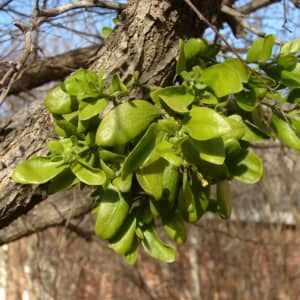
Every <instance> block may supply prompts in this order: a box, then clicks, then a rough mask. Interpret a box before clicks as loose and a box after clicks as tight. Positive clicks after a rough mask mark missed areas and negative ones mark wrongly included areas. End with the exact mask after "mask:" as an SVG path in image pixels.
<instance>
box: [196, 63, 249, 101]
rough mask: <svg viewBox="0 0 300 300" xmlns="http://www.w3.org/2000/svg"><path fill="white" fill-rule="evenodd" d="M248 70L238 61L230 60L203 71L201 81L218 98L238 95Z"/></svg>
mask: <svg viewBox="0 0 300 300" xmlns="http://www.w3.org/2000/svg"><path fill="white" fill-rule="evenodd" d="M249 75H250V73H249V70H248V69H247V68H246V67H245V66H244V65H243V64H242V63H241V62H240V61H239V60H238V59H234V58H230V59H228V60H226V61H225V62H224V63H220V64H215V65H213V66H211V67H208V68H207V69H205V70H204V72H203V75H202V77H201V81H202V82H204V83H205V84H207V85H208V86H209V87H210V88H211V89H212V90H213V91H214V93H215V94H216V95H217V96H218V97H224V96H226V95H229V94H234V93H238V92H240V91H241V90H242V89H243V83H245V82H247V81H248V79H249Z"/></svg>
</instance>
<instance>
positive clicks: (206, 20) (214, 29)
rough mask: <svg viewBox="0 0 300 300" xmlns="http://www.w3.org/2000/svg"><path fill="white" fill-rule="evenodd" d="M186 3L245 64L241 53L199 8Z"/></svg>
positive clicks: (187, 1) (186, 1)
mask: <svg viewBox="0 0 300 300" xmlns="http://www.w3.org/2000/svg"><path fill="white" fill-rule="evenodd" d="M184 2H185V3H186V4H187V5H188V6H189V7H190V8H191V9H192V10H193V11H194V13H195V14H196V15H197V16H198V18H199V19H200V20H201V21H202V22H204V23H205V24H206V25H207V26H208V27H210V28H211V29H212V30H213V32H214V33H215V34H216V36H218V37H219V38H220V39H221V40H222V41H223V42H224V43H225V45H226V46H227V47H228V49H230V51H231V52H232V53H233V54H234V55H235V56H236V57H237V58H238V59H239V60H240V61H241V62H242V63H243V64H244V60H243V58H242V57H241V56H240V54H239V52H238V51H237V50H236V49H234V48H233V47H232V46H231V45H230V44H229V43H228V41H227V40H226V38H225V37H224V36H223V35H222V34H221V33H220V32H219V30H218V29H217V28H216V27H215V26H214V25H213V24H212V23H211V22H210V21H209V20H208V19H207V18H206V17H205V16H204V15H203V14H202V13H201V12H200V11H199V10H198V9H197V7H196V6H195V5H194V4H193V3H192V2H191V1H190V0H184Z"/></svg>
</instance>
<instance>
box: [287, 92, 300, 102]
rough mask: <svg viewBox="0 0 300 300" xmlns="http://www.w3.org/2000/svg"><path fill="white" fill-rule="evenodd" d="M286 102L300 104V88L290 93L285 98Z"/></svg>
mask: <svg viewBox="0 0 300 300" xmlns="http://www.w3.org/2000/svg"><path fill="white" fill-rule="evenodd" d="M287 102H290V103H294V104H297V105H298V104H300V88H296V89H293V90H291V91H290V93H289V94H288V97H287Z"/></svg>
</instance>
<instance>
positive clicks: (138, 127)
mask: <svg viewBox="0 0 300 300" xmlns="http://www.w3.org/2000/svg"><path fill="white" fill-rule="evenodd" d="M274 43H275V37H274V36H272V35H271V36H267V37H265V38H259V39H258V40H257V41H255V42H254V43H253V45H252V46H251V48H250V49H249V51H248V54H247V60H245V61H242V60H240V59H236V58H229V59H226V60H223V61H218V59H217V54H218V52H219V50H220V47H219V46H218V45H209V44H208V43H207V42H206V41H205V40H203V39H190V40H188V41H186V42H183V41H180V43H179V48H180V55H179V59H178V63H177V68H176V71H177V75H178V76H177V81H176V83H175V84H174V85H171V86H167V87H163V88H159V87H152V88H151V89H150V93H149V95H148V97H146V98H145V99H130V98H128V97H127V96H128V94H129V91H130V89H131V88H132V86H133V85H134V84H135V83H136V82H137V74H134V75H133V78H132V80H131V82H129V83H127V84H125V83H124V82H123V81H122V80H121V79H120V77H119V76H118V75H117V74H116V75H114V76H113V78H112V81H111V84H110V85H109V86H108V87H105V86H104V82H103V75H104V74H103V72H99V73H98V74H96V73H94V72H92V71H90V70H83V69H81V70H78V71H76V72H74V73H73V74H71V75H70V76H69V77H68V78H67V79H66V80H65V81H64V82H63V83H62V84H61V85H59V86H57V87H56V88H54V89H53V90H51V91H50V93H49V94H48V95H47V97H46V99H45V104H46V106H47V108H48V109H49V111H50V112H51V113H52V115H53V120H54V129H55V132H56V134H57V135H58V136H59V138H58V139H57V140H53V141H51V142H49V143H48V148H49V155H48V156H46V157H32V158H30V159H28V160H27V161H24V162H23V163H21V164H20V165H19V166H18V167H17V168H16V169H15V171H14V173H13V179H14V180H15V181H16V182H19V183H22V184H41V183H46V182H48V183H49V184H48V191H49V194H52V193H56V192H58V191H61V190H66V189H70V188H72V187H73V186H75V185H77V184H80V186H81V188H84V187H85V186H86V185H91V186H94V187H95V192H94V193H93V195H94V197H95V203H96V205H95V208H94V213H95V215H96V224H95V232H96V235H97V236H99V237H100V238H102V239H105V240H107V241H108V246H109V247H110V248H112V249H113V250H114V251H115V252H116V253H119V254H121V255H123V256H124V258H125V259H126V261H127V262H128V263H134V262H135V261H136V259H137V253H138V249H139V246H140V245H141V246H142V247H143V248H144V250H145V251H146V252H147V253H148V254H149V255H151V256H152V257H154V258H156V259H159V260H162V261H164V262H173V261H174V260H175V256H176V252H175V249H174V248H172V247H171V246H169V245H167V244H166V243H165V242H164V241H162V239H161V238H160V236H159V235H158V232H157V228H158V226H160V225H161V224H162V225H163V228H164V230H165V232H166V234H167V235H168V236H169V238H170V240H171V241H172V242H174V243H177V244H182V243H184V242H185V241H186V239H187V230H186V223H193V222H197V221H198V220H199V219H200V218H201V217H202V216H203V215H204V214H205V213H207V212H212V213H215V214H217V215H219V216H220V217H221V218H223V219H227V218H229V217H230V214H231V210H232V197H231V191H230V181H231V180H233V179H236V180H238V181H241V182H244V183H249V184H251V183H255V182H257V181H258V180H259V179H260V178H261V177H262V176H263V165H262V162H261V160H260V158H259V157H258V156H257V155H256V154H255V152H254V151H253V150H251V145H252V144H253V143H260V142H265V141H266V140H269V139H273V138H276V137H277V138H279V139H280V140H281V141H282V142H283V143H285V144H286V145H288V146H289V147H291V148H294V149H296V150H300V140H299V137H298V134H299V133H300V111H299V106H300V64H299V63H298V61H297V56H296V55H297V53H298V52H299V51H300V39H296V40H293V41H291V42H289V43H286V44H284V45H283V46H282V47H281V48H280V50H279V53H277V54H276V53H274V52H275V50H276V49H274V48H275V47H274ZM212 190H216V193H211V191H212Z"/></svg>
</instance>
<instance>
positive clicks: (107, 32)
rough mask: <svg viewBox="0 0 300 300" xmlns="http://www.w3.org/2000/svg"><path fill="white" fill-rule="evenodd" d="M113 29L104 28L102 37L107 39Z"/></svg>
mask: <svg viewBox="0 0 300 300" xmlns="http://www.w3.org/2000/svg"><path fill="white" fill-rule="evenodd" d="M112 31H113V29H112V28H111V27H106V26H104V27H102V31H101V36H102V37H103V38H107V37H108V36H109V35H110V34H111V33H112Z"/></svg>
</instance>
